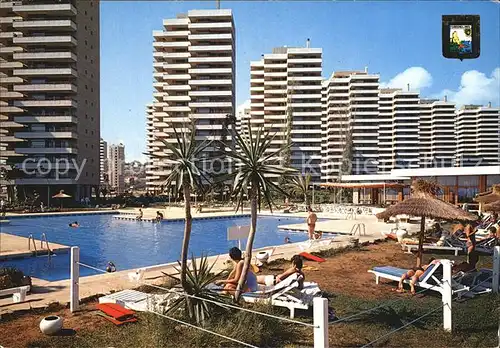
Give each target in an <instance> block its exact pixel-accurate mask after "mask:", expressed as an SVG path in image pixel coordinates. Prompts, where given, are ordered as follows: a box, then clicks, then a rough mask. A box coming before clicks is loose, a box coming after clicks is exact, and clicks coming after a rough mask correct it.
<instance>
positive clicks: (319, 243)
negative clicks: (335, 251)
mask: <svg viewBox="0 0 500 348" xmlns="http://www.w3.org/2000/svg"><path fill="white" fill-rule="evenodd" d="M333 242H334V238H325V239H312V240H311V239H310V240H306V241H305V242H301V243H297V245H298V246H299V248H300V250H302V251H307V250H311V249H314V248H320V247H327V246H329V245H331V244H332V243H333Z"/></svg>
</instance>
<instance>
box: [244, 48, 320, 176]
mask: <svg viewBox="0 0 500 348" xmlns="http://www.w3.org/2000/svg"><path fill="white" fill-rule="evenodd" d="M321 71H322V50H321V49H320V48H310V47H309V40H308V41H307V44H306V47H302V48H300V47H299V48H295V47H278V48H275V49H273V52H272V53H271V54H264V55H263V56H262V59H261V60H260V61H255V62H252V63H251V65H250V74H251V77H250V84H251V85H250V96H251V103H250V108H251V110H250V116H251V125H252V129H253V128H255V129H256V128H257V127H264V129H266V130H269V131H270V132H271V133H272V134H276V139H275V140H274V141H273V143H272V145H273V146H272V147H271V148H270V149H269V152H272V151H275V150H277V149H278V148H279V147H280V146H283V145H285V144H286V143H287V141H289V140H290V141H291V143H292V148H291V151H290V164H291V165H292V166H293V167H295V168H297V169H298V170H299V171H300V172H301V173H311V175H312V181H313V182H320V180H321V171H320V164H321V81H322V77H321ZM255 129H253V130H254V131H255ZM288 137H290V139H288Z"/></svg>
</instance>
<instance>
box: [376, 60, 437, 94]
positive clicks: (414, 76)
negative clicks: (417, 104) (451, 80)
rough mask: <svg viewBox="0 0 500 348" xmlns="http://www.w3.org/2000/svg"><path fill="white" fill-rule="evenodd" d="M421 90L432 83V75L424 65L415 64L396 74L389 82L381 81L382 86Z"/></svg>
mask: <svg viewBox="0 0 500 348" xmlns="http://www.w3.org/2000/svg"><path fill="white" fill-rule="evenodd" d="M408 84H409V85H410V89H411V90H420V89H422V88H426V87H430V86H431V85H432V75H431V74H430V73H429V72H428V71H427V70H425V69H424V68H422V67H419V66H413V67H411V68H408V69H406V70H405V71H403V72H402V73H399V74H397V75H396V76H394V77H393V78H392V79H391V80H390V81H389V82H382V83H380V87H381V88H401V89H404V90H406V89H407V87H408Z"/></svg>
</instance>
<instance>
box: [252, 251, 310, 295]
mask: <svg viewBox="0 0 500 348" xmlns="http://www.w3.org/2000/svg"><path fill="white" fill-rule="evenodd" d="M291 261H292V265H291V267H290V268H288V269H287V270H286V271H285V272H283V273H281V274H278V275H273V274H268V275H261V276H257V283H259V284H262V285H267V286H272V285H276V284H278V283H279V282H282V281H283V280H285V279H286V278H288V277H289V276H291V275H293V274H297V275H298V276H300V280H299V288H300V289H302V288H303V286H304V279H305V275H304V272H303V271H302V267H303V261H302V257H301V256H300V255H294V256H293V257H292V260H291Z"/></svg>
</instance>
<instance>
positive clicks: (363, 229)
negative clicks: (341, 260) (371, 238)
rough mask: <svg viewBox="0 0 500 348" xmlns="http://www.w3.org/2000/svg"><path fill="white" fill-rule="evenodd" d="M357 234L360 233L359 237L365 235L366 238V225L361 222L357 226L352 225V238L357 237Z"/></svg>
mask: <svg viewBox="0 0 500 348" xmlns="http://www.w3.org/2000/svg"><path fill="white" fill-rule="evenodd" d="M356 232H357V233H358V235H359V236H361V235H363V236H366V226H365V224H364V223H362V222H359V223H357V224H354V225H352V227H351V236H355V235H356Z"/></svg>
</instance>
